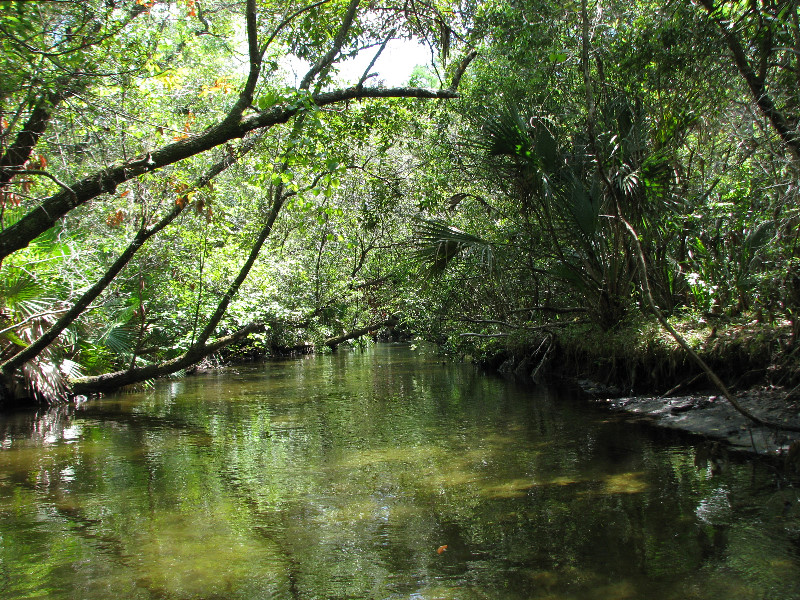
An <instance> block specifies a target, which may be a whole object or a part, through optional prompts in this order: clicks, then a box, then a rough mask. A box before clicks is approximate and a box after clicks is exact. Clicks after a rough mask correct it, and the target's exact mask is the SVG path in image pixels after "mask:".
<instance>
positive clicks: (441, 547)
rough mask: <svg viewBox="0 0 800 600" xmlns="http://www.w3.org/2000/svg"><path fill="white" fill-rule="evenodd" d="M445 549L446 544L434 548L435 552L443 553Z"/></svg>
mask: <svg viewBox="0 0 800 600" xmlns="http://www.w3.org/2000/svg"><path fill="white" fill-rule="evenodd" d="M446 550H447V544H444V545H443V546H439V547H438V548H437V549H436V554H443V553H444V552H445V551H446Z"/></svg>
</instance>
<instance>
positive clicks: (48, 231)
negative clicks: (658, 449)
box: [0, 0, 800, 405]
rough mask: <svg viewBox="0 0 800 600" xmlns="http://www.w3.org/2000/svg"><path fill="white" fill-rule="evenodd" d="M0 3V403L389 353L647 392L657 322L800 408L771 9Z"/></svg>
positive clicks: (797, 43)
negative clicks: (410, 52)
mask: <svg viewBox="0 0 800 600" xmlns="http://www.w3.org/2000/svg"><path fill="white" fill-rule="evenodd" d="M0 5H1V7H2V11H0V44H2V48H3V52H2V53H1V54H0V61H2V72H3V73H6V74H7V76H6V77H5V79H4V81H3V82H2V83H1V84H0V118H1V119H2V121H1V123H2V129H0V370H1V371H2V381H0V405H6V404H9V403H12V402H16V401H34V402H45V403H52V402H58V401H61V400H63V399H66V398H67V397H69V395H71V394H75V393H80V394H85V393H92V392H98V391H106V390H112V389H116V388H119V387H121V386H125V385H130V384H141V383H146V382H148V381H150V380H152V379H153V378H155V377H159V376H163V375H167V374H170V373H175V372H180V371H184V370H186V369H191V368H194V367H195V366H196V365H197V364H198V363H201V362H202V361H206V360H213V359H214V357H218V356H226V357H231V356H232V355H235V354H236V353H241V354H248V355H251V354H253V353H255V354H268V353H270V352H282V351H303V350H306V349H308V348H311V347H317V348H334V347H336V346H337V345H339V344H343V343H351V342H353V340H359V339H360V338H361V337H362V336H364V335H367V334H372V335H375V334H376V332H378V331H379V330H380V329H381V328H383V327H387V326H388V327H391V328H396V329H397V330H399V331H402V332H403V333H404V334H407V335H415V336H419V337H422V338H424V339H427V340H431V341H434V342H436V343H437V344H439V345H440V346H441V347H442V348H443V349H444V350H445V351H448V352H451V353H455V354H459V355H464V354H468V355H471V356H473V357H477V358H481V359H486V360H499V359H507V358H509V357H511V358H513V359H514V361H512V364H513V368H514V369H523V370H527V372H528V374H531V373H532V374H534V375H536V376H537V377H538V376H540V375H543V374H544V372H545V371H546V370H548V369H549V370H551V371H552V370H553V369H554V365H559V368H560V369H561V371H562V372H566V371H567V370H571V371H572V372H577V371H583V372H584V373H589V374H592V372H594V373H595V374H596V373H602V374H603V376H604V378H605V379H606V380H607V382H608V383H614V384H618V385H622V386H625V387H630V388H635V387H637V386H650V387H658V388H659V389H660V390H661V389H664V388H669V387H671V386H673V385H675V384H677V383H682V382H685V381H688V380H691V378H692V377H695V375H696V374H697V372H696V371H695V370H692V369H693V367H691V366H690V365H689V363H688V362H687V359H686V358H685V357H684V355H683V354H682V353H681V351H680V350H679V349H678V347H677V345H676V344H675V342H674V341H673V340H672V339H669V338H667V337H665V334H663V333H662V330H661V327H660V326H659V324H658V323H657V321H656V320H655V319H654V318H653V316H652V314H651V313H652V312H653V308H654V307H657V310H658V311H659V312H660V313H663V314H664V315H665V318H666V319H667V320H668V321H669V323H671V324H672V325H674V326H675V327H676V328H677V330H678V331H680V332H682V333H683V335H684V338H686V339H687V340H688V342H689V343H690V345H691V346H692V347H694V348H695V349H697V350H699V351H701V353H703V355H704V356H705V357H706V358H707V359H709V360H710V362H711V364H712V366H713V367H714V368H715V369H719V370H720V372H721V374H722V375H723V376H724V377H728V378H729V379H728V380H729V381H730V383H739V384H741V385H745V384H747V383H752V382H753V381H756V380H760V381H765V380H766V381H768V382H769V383H772V384H774V385H784V386H788V385H795V384H797V383H798V380H799V379H800V368H798V361H797V356H798V354H797V351H796V349H797V343H798V342H797V337H798V333H800V321H799V320H798V311H800V248H799V247H798V242H799V241H800V233H799V231H798V224H800V212H798V211H800V208H798V207H799V206H800V203H798V190H799V189H800V188H799V187H798V182H799V179H800V178H799V177H798V169H799V168H800V138H799V137H798V131H797V127H798V122H800V97H798V93H800V92H799V91H798V90H800V86H798V82H799V81H800V53H798V51H797V48H798V47H800V29H798V26H797V23H798V20H800V12H798V10H799V9H798V6H797V5H796V3H794V2H751V3H738V2H726V1H720V2H712V1H711V0H708V1H707V0H701V1H699V2H688V1H682V0H680V1H678V0H676V1H672V2H667V3H652V2H646V1H644V2H634V3H630V2H617V1H611V2H595V3H588V1H587V0H581V1H580V2H568V3H566V4H565V3H563V2H560V3H555V2H549V3H548V2H533V1H529V0H522V1H517V0H492V1H490V2H472V1H466V2H458V3H453V2H446V1H443V2H438V1H437V2H413V3H407V2H393V1H392V0H388V1H385V2H369V3H367V2H359V1H358V0H349V1H344V0H320V1H317V2H308V3H298V2H294V1H290V0H287V1H282V0H280V1H273V0H240V1H236V2H227V1H225V2H223V1H220V0H202V1H201V0H112V1H108V0H82V1H81V2H78V1H76V0H65V1H63V2H58V3H53V2H19V1H7V0H6V1H2V2H0ZM400 42H402V43H404V44H406V46H405V48H410V47H415V46H416V45H417V44H422V45H424V46H426V47H427V49H428V50H430V56H431V61H430V63H429V64H425V65H418V66H417V67H416V68H415V69H414V70H413V71H411V73H410V75H409V76H408V77H407V78H406V80H405V81H402V82H399V83H398V82H396V81H390V80H389V79H388V78H389V77H391V76H392V75H391V72H392V70H396V69H397V65H393V64H392V63H391V61H388V60H387V59H385V58H382V56H383V55H384V53H386V54H387V55H388V54H389V50H387V48H390V47H391V46H392V45H393V44H398V43H400ZM401 52H402V50H401ZM351 59H359V60H361V61H362V62H354V60H351ZM356 64H358V65H359V66H358V67H357V68H356V67H355V65H356ZM631 233H634V234H635V237H632V235H631ZM642 265H644V268H643V266H642ZM645 290H649V292H650V294H651V295H652V304H653V306H651V305H650V304H651V303H650V299H649V297H648V294H646V293H645ZM354 343H355V342H354ZM554 359H556V360H554ZM526 361H527V362H526ZM751 372H752V377H751V376H750V375H749V373H751ZM730 378H733V379H730ZM748 378H749V379H748Z"/></svg>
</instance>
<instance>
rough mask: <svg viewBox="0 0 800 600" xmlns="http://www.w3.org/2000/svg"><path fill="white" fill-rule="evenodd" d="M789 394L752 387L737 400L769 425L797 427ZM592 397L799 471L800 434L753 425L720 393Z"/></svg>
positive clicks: (799, 408)
mask: <svg viewBox="0 0 800 600" xmlns="http://www.w3.org/2000/svg"><path fill="white" fill-rule="evenodd" d="M788 392H789V390H786V389H783V388H764V387H753V388H750V389H748V390H745V391H742V392H739V393H737V394H735V400H736V401H737V402H738V403H739V404H740V405H741V406H742V407H743V408H745V409H746V410H747V411H749V412H751V413H752V414H754V415H756V416H757V417H759V418H761V419H763V420H764V421H766V422H768V423H774V424H775V425H776V426H781V425H791V426H794V427H798V426H800V403H798V402H797V401H791V400H789V399H787V396H788ZM588 396H589V398H590V401H591V402H593V403H595V404H598V405H600V406H604V407H606V408H608V409H609V410H610V411H612V412H615V413H623V414H625V415H626V416H627V417H629V418H630V419H632V420H636V421H642V420H644V421H646V422H647V423H649V424H652V425H654V426H657V427H661V428H665V429H672V430H676V431H681V432H685V433H690V434H693V435H697V436H702V437H703V438H705V439H707V440H709V441H712V442H717V443H721V444H723V445H724V447H726V448H728V449H730V450H732V451H737V452H746V453H749V454H757V455H760V456H769V457H773V458H775V457H778V458H780V457H783V458H785V459H786V460H787V462H788V463H789V464H787V466H788V467H790V468H791V469H792V470H795V471H797V470H798V467H800V463H798V462H797V457H794V455H793V454H792V455H791V456H790V450H791V448H792V444H798V445H800V433H796V432H792V431H785V430H782V429H780V428H779V427H768V426H765V425H759V424H757V423H754V422H753V421H751V420H750V419H748V418H747V417H745V416H744V415H742V414H741V413H740V412H738V411H737V410H736V409H735V408H733V406H732V405H731V404H730V403H729V402H728V401H727V400H726V399H725V398H724V397H723V396H721V395H719V394H713V393H706V394H693V395H688V396H673V397H660V396H625V397H616V398H607V397H603V396H602V395H601V396H596V395H594V394H591V393H590V394H588Z"/></svg>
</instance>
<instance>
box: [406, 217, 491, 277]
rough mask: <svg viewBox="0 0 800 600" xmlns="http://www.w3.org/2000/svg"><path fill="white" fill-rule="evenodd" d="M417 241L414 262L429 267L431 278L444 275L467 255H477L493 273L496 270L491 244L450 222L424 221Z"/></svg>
mask: <svg viewBox="0 0 800 600" xmlns="http://www.w3.org/2000/svg"><path fill="white" fill-rule="evenodd" d="M414 238H415V242H416V245H417V246H418V250H417V251H416V252H414V253H413V260H414V261H415V262H417V263H418V264H420V265H422V266H423V267H424V268H425V270H426V272H427V275H428V276H429V277H435V276H438V275H441V274H442V273H444V271H445V270H446V269H447V267H448V266H449V265H450V264H451V263H452V262H453V261H454V260H455V259H457V258H458V257H460V256H463V255H465V254H471V255H473V256H476V257H477V258H478V261H479V262H480V264H482V265H483V266H485V267H486V268H487V269H488V270H489V271H490V272H492V271H493V270H494V262H495V255H494V249H493V248H492V245H491V243H490V242H488V241H486V240H484V239H483V238H480V237H478V236H475V235H472V234H469V233H466V232H464V231H461V230H460V229H456V228H455V227H451V226H449V225H447V224H446V223H443V222H441V221H434V220H428V219H420V220H419V222H418V224H417V227H416V231H415V234H414Z"/></svg>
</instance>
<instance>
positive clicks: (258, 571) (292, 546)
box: [0, 345, 800, 600]
mask: <svg viewBox="0 0 800 600" xmlns="http://www.w3.org/2000/svg"><path fill="white" fill-rule="evenodd" d="M694 457H695V448H694V447H693V445H692V444H691V442H687V441H686V440H676V439H674V438H669V437H665V436H663V435H659V434H657V433H656V432H654V431H653V430H650V429H646V428H642V427H637V426H635V425H632V424H630V423H625V422H622V421H619V420H617V419H616V418H614V417H612V416H611V415H609V414H607V413H605V412H600V411H598V410H597V409H596V408H593V407H590V406H587V405H586V404H585V403H583V402H581V401H578V400H576V399H574V398H571V397H570V396H569V395H568V394H566V393H563V392H559V391H558V390H555V389H545V388H526V387H522V386H520V385H519V384H516V383H514V382H511V381H506V380H503V379H500V378H496V377H492V376H488V375H485V374H481V373H479V372H478V371H476V370H475V369H474V368H473V367H471V366H469V365H453V364H442V363H441V361H440V360H438V359H437V358H436V357H435V356H433V355H432V354H425V353H424V352H420V351H415V350H412V349H411V348H409V347H402V346H382V345H379V346H376V347H374V348H372V349H370V350H368V351H366V352H363V353H360V352H356V353H347V352H340V353H338V354H334V355H327V356H312V357H305V358H301V359H293V360H287V361H283V362H277V363H267V364H263V365H257V366H248V367H239V368H237V369H235V370H231V371H228V372H221V373H215V374H206V375H200V376H196V377H191V378H185V379H175V380H167V381H161V382H159V383H157V384H156V386H155V387H154V388H153V389H150V390H147V391H144V392H142V393H127V394H119V395H114V396H108V397H106V398H103V399H101V400H94V401H90V402H87V403H85V404H83V405H81V406H79V407H68V408H61V409H58V410H51V411H39V412H37V413H16V414H11V415H3V416H0V597H2V598H4V599H5V600H12V599H18V598H48V599H78V598H80V599H99V598H103V599H108V598H126V599H190V598H191V599H215V598H219V599H222V598H224V599H238V598H242V599H267V598H269V599H273V598H274V599H300V600H312V599H321V600H323V599H324V600H332V599H342V600H344V599H414V600H428V599H429V600H433V599H462V600H472V599H489V598H491V599H495V600H497V599H509V600H517V599H520V600H521V599H526V600H529V599H539V598H540V599H545V598H546V599H549V600H557V599H612V598H647V599H648V600H661V599H675V600H678V599H681V600H685V599H691V598H698V599H700V598H714V599H719V598H736V599H750V598H752V599H762V598H763V599H770V600H781V599H789V598H798V597H800V506H798V498H800V494H798V492H797V491H796V490H795V488H793V487H791V485H790V482H788V481H786V480H785V479H784V478H783V477H782V476H781V475H779V474H777V473H776V472H775V471H773V470H772V469H770V468H769V467H766V466H763V465H754V464H752V463H748V462H741V463H736V462H735V461H734V463H733V464H731V465H730V466H729V468H727V469H726V470H725V471H724V472H723V473H721V474H713V475H712V473H711V471H710V470H709V469H707V468H702V469H699V468H697V467H695V465H694Z"/></svg>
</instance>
